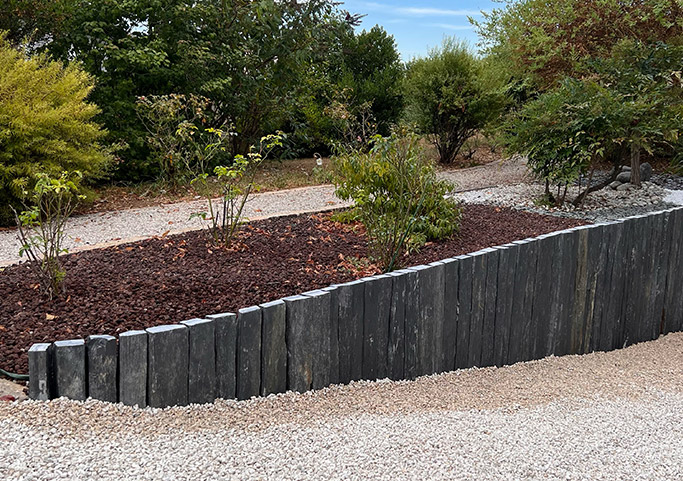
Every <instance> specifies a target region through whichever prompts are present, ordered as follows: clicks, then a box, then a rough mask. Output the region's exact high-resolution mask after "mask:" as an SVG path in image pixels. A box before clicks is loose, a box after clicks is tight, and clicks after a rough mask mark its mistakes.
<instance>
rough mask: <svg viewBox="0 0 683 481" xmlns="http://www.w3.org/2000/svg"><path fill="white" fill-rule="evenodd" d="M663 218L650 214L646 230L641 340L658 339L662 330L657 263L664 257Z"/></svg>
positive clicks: (658, 214)
mask: <svg viewBox="0 0 683 481" xmlns="http://www.w3.org/2000/svg"><path fill="white" fill-rule="evenodd" d="M662 225H663V217H662V214H661V213H655V214H650V215H649V216H648V219H647V224H645V228H646V229H647V230H648V232H649V235H647V236H646V239H645V240H646V246H645V248H646V250H645V251H644V254H645V256H644V261H645V265H644V271H645V272H644V275H643V281H644V286H643V287H644V305H643V306H641V310H640V312H641V314H640V315H641V320H642V328H643V329H642V331H641V339H642V340H643V341H651V340H654V339H657V337H658V336H659V332H660V329H661V322H662V313H661V310H660V311H659V312H658V313H657V312H656V310H657V301H658V293H657V290H658V286H657V262H658V259H659V257H660V256H661V255H662V247H661V245H662V244H661V238H662V230H663V227H662Z"/></svg>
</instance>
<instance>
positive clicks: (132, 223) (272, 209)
mask: <svg viewBox="0 0 683 481" xmlns="http://www.w3.org/2000/svg"><path fill="white" fill-rule="evenodd" d="M439 175H440V177H442V178H444V179H447V180H450V181H452V182H454V183H455V184H456V187H457V190H459V191H465V190H471V189H479V188H483V187H489V186H494V185H503V184H516V183H519V182H521V181H523V180H524V179H525V178H526V166H525V164H524V162H523V161H522V160H521V159H511V160H509V161H506V162H493V163H490V164H486V165H482V166H477V167H471V168H468V169H460V170H450V171H443V172H440V174H439ZM347 205H349V204H348V203H346V202H344V201H342V200H340V199H338V198H337V197H335V195H334V187H333V186H331V185H319V186H313V187H301V188H297V189H289V190H280V191H273V192H264V193H260V194H255V195H253V196H252V197H251V199H250V201H249V203H248V204H247V206H246V213H245V215H246V217H248V218H250V219H261V218H266V217H274V216H282V215H289V214H299V213H305V212H318V211H322V210H328V209H335V208H338V207H344V206H347ZM203 210H206V204H205V201H192V202H179V203H174V204H163V205H158V206H153V207H143V208H137V209H128V210H120V211H114V212H101V213H94V214H86V215H81V216H75V217H73V218H71V219H69V222H68V224H67V228H66V233H67V238H66V240H65V246H64V247H65V248H67V249H69V252H75V251H79V250H86V249H94V248H98V247H105V246H110V245H117V244H123V243H126V242H132V241H136V240H141V239H146V238H150V237H154V236H160V235H163V234H164V233H167V232H168V233H169V234H174V233H179V232H184V231H188V230H196V229H201V228H202V227H203V221H201V220H200V219H198V218H194V219H190V215H191V214H192V213H194V212H200V211H203ZM19 248H20V243H19V241H18V239H17V236H16V232H15V231H13V230H5V231H0V266H3V265H5V266H6V265H9V264H13V263H15V262H17V261H19V260H20V258H19V255H18V253H19Z"/></svg>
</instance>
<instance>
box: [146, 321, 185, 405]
mask: <svg viewBox="0 0 683 481" xmlns="http://www.w3.org/2000/svg"><path fill="white" fill-rule="evenodd" d="M147 342H148V350H147V353H148V358H147V403H148V404H149V406H151V407H153V408H164V407H168V406H185V405H187V401H188V391H187V388H188V377H189V376H188V363H189V352H190V345H189V337H188V333H187V327H186V326H183V325H180V324H172V325H168V326H156V327H150V328H149V329H147Z"/></svg>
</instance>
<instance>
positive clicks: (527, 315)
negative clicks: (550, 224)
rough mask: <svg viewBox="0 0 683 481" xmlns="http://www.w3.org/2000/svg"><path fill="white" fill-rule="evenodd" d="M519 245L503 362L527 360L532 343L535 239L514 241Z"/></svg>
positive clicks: (536, 249) (535, 258)
mask: <svg viewBox="0 0 683 481" xmlns="http://www.w3.org/2000/svg"><path fill="white" fill-rule="evenodd" d="M514 244H516V245H517V249H518V261H517V268H516V269H515V281H514V289H513V298H514V300H513V303H512V316H511V321H510V341H509V346H508V359H507V362H506V364H513V363H515V362H519V361H524V360H528V359H527V358H528V353H529V351H530V347H531V346H532V343H533V339H534V337H535V336H534V335H533V333H532V306H533V298H534V288H535V281H534V273H535V272H536V262H537V255H538V248H537V241H535V240H530V239H525V240H522V241H516V242H514Z"/></svg>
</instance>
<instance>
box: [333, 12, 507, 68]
mask: <svg viewBox="0 0 683 481" xmlns="http://www.w3.org/2000/svg"><path fill="white" fill-rule="evenodd" d="M501 6H502V4H501V3H499V2H494V1H492V0H460V1H447V0H425V1H422V2H419V1H410V0H399V1H388V0H386V1H385V0H378V1H365V0H344V5H342V6H341V8H343V9H345V10H348V11H349V12H351V13H361V14H367V16H366V17H364V18H363V20H362V22H363V23H362V24H361V26H360V29H370V28H372V27H373V26H375V25H376V24H378V25H381V26H382V27H384V29H385V30H386V31H387V32H388V33H389V34H391V35H393V36H394V38H395V39H396V43H397V45H398V50H399V52H401V56H402V57H403V60H410V59H411V58H412V57H414V56H424V55H426V54H427V52H428V50H429V49H430V48H431V47H435V46H438V45H439V44H440V43H441V40H442V39H443V37H444V36H445V35H448V36H455V37H457V38H460V39H464V40H467V41H468V42H469V43H470V45H472V47H475V48H476V43H477V35H476V33H475V32H474V30H473V29H472V26H471V25H470V23H469V21H468V20H467V16H468V15H470V16H473V17H475V18H481V17H480V16H479V12H480V11H481V10H485V11H488V10H491V9H493V8H501Z"/></svg>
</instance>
